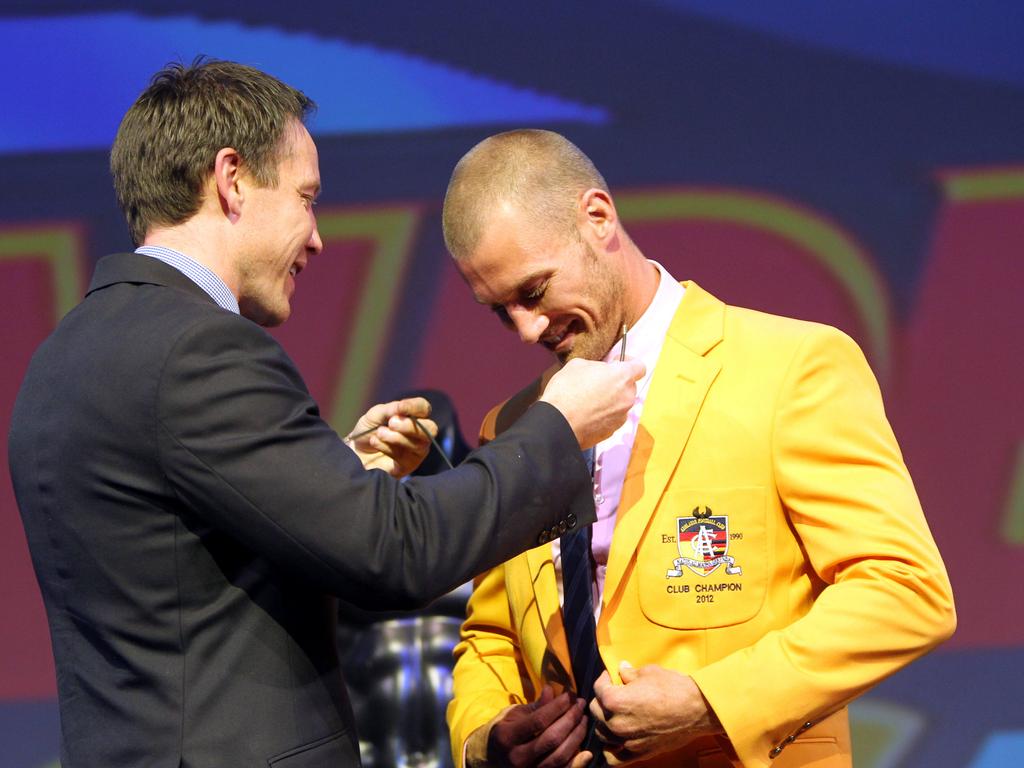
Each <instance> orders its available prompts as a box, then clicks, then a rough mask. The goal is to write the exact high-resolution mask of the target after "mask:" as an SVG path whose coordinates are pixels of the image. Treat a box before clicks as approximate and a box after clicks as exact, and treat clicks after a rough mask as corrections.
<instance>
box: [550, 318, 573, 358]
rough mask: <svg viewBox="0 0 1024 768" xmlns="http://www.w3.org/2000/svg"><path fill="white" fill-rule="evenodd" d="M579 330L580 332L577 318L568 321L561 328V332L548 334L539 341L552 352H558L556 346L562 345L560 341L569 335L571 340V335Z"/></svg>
mask: <svg viewBox="0 0 1024 768" xmlns="http://www.w3.org/2000/svg"><path fill="white" fill-rule="evenodd" d="M579 332H580V323H579V321H578V320H573V321H572V322H571V323H569V324H568V325H567V326H566V327H565V328H564V329H563V330H562V332H561V333H558V334H554V333H552V334H549V335H547V336H545V337H544V338H542V339H541V340H540V341H541V344H543V345H544V346H545V347H547V348H548V349H550V350H551V351H552V352H558V351H559V349H558V348H559V347H560V346H561V345H562V342H563V341H565V339H566V337H570V341H571V340H572V338H571V337H574V336H576V334H577V333H579Z"/></svg>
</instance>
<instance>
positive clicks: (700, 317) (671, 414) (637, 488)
mask: <svg viewBox="0 0 1024 768" xmlns="http://www.w3.org/2000/svg"><path fill="white" fill-rule="evenodd" d="M684 285H685V286H686V293H685V294H684V296H683V300H682V302H681V303H680V305H679V309H678V310H677V311H676V315H675V317H674V318H673V320H672V325H671V326H670V327H669V332H668V335H667V336H666V337H665V343H664V346H663V347H662V350H661V355H660V356H659V358H658V363H657V366H656V368H655V371H654V377H653V378H652V380H651V385H650V389H649V390H648V393H647V400H646V402H645V404H644V410H643V414H642V416H641V418H640V424H639V427H638V429H637V434H636V440H635V441H634V443H633V451H632V453H631V454H630V459H629V466H628V468H627V469H626V480H625V482H624V484H623V487H622V497H621V500H620V502H619V510H618V513H617V515H616V521H615V535H614V538H613V539H612V547H611V552H610V553H609V556H608V571H607V573H606V576H605V588H604V595H603V597H602V611H601V621H600V623H599V626H598V633H597V634H598V639H599V641H600V642H601V643H602V646H604V645H606V643H607V639H608V638H607V632H606V627H605V624H606V619H607V617H608V616H609V615H610V614H611V613H613V612H614V605H615V603H616V602H617V601H618V599H621V596H620V595H619V594H618V593H619V592H620V591H621V588H622V586H623V585H624V583H625V581H626V578H625V577H626V574H627V570H628V569H629V567H630V566H631V565H632V563H633V562H635V560H636V549H637V545H638V544H639V543H640V540H641V538H642V537H643V535H644V533H645V531H646V530H647V527H648V525H649V524H650V521H651V518H652V516H653V514H654V510H655V508H656V507H657V505H658V502H659V501H660V500H661V497H662V496H663V495H664V493H665V489H666V487H667V486H668V483H669V480H670V479H671V477H672V474H673V472H674V471H675V468H676V465H677V464H678V463H679V459H680V456H681V455H682V453H683V448H684V447H685V446H686V442H687V440H688V439H689V436H690V431H691V430H692V429H693V424H694V421H696V419H697V414H698V413H699V412H700V409H701V405H702V404H703V403H704V399H705V397H706V396H707V393H708V390H709V389H710V387H711V384H712V383H713V382H714V380H715V377H716V376H717V375H718V371H719V370H720V368H721V364H720V363H718V362H717V361H714V360H710V359H708V358H707V357H706V354H707V353H708V351H710V350H711V349H712V348H713V347H714V346H715V345H717V344H718V343H719V342H720V341H721V339H722V325H723V321H724V313H725V305H724V304H722V302H720V301H719V300H718V299H716V298H714V297H713V296H711V295H710V294H708V293H707V292H705V291H704V290H703V289H701V288H700V287H699V286H698V285H697V284H696V283H693V282H687V283H684ZM610 607H611V609H612V610H609V608H610ZM606 660H607V659H606Z"/></svg>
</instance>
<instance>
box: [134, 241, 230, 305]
mask: <svg viewBox="0 0 1024 768" xmlns="http://www.w3.org/2000/svg"><path fill="white" fill-rule="evenodd" d="M135 252H136V253H140V254H142V255H143V256H150V257H152V258H154V259H157V260H158V261H162V262H163V263H164V264H167V265H168V266H170V267H174V268H175V269H176V270H178V271H179V272H181V273H182V274H183V275H185V277H187V278H188V279H189V280H191V281H192V282H193V283H195V284H196V285H198V286H199V287H200V288H202V289H203V290H204V291H205V292H206V294H207V295H208V296H209V297H210V298H211V299H213V300H214V301H215V302H216V303H217V306H219V307H221V308H222V309H226V310H227V311H228V312H234V313H235V314H236V315H237V314H240V312H239V309H238V299H236V298H235V294H233V293H232V292H231V289H230V288H228V286H227V284H226V283H225V282H224V281H223V280H221V279H220V277H218V275H217V273H215V272H213V271H212V270H210V269H208V268H207V267H204V266H203V265H202V264H200V263H199V262H198V261H196V260H195V259H192V258H190V257H188V256H186V255H185V254H184V253H181V252H180V251H176V250H174V249H173V248H167V247H165V246H162V245H143V246H140V247H138V248H136V249H135Z"/></svg>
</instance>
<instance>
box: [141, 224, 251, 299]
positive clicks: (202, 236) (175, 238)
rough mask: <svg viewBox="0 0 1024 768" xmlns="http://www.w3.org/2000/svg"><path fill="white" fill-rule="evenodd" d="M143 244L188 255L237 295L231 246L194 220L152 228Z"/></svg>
mask: <svg viewBox="0 0 1024 768" xmlns="http://www.w3.org/2000/svg"><path fill="white" fill-rule="evenodd" d="M141 244H142V245H156V246H162V247H164V248H170V249H172V250H175V251H177V252H178V253H181V254H184V255H185V256H188V257H189V258H190V259H192V260H193V261H195V262H197V263H198V264H202V265H203V266H204V267H206V268H207V269H208V270H210V271H211V272H213V273H214V274H215V275H217V277H219V278H220V279H221V280H223V281H224V284H225V285H226V286H227V287H228V289H229V290H230V291H231V292H232V293H233V294H234V295H235V297H236V298H237V296H238V276H237V274H236V272H235V270H234V269H233V268H232V264H231V262H230V261H229V259H228V256H227V254H229V253H230V249H229V248H227V247H224V246H223V244H222V243H220V241H219V238H217V237H216V236H215V235H212V234H211V235H209V236H208V235H207V233H205V232H203V231H202V228H200V227H197V226H195V225H194V224H193V220H189V221H187V222H185V223H184V224H179V225H177V226H173V227H156V228H153V229H150V230H149V232H147V233H146V238H145V240H143V242H142V243H141Z"/></svg>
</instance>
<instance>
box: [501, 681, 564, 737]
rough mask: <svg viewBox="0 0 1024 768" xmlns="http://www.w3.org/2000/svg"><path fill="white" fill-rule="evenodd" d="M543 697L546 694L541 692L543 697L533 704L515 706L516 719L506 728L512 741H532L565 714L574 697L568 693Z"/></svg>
mask: <svg viewBox="0 0 1024 768" xmlns="http://www.w3.org/2000/svg"><path fill="white" fill-rule="evenodd" d="M543 699H544V696H543V694H541V698H540V699H538V700H537V701H535V702H533V703H532V704H526V705H522V707H516V708H515V709H516V715H517V717H515V718H514V721H513V720H510V721H509V723H508V727H507V729H506V730H507V733H508V736H509V739H510V741H511V742H512V743H516V744H528V743H532V742H533V740H534V739H535V738H536V737H537V736H539V735H540V734H542V733H543V732H544V730H545V729H546V728H547V727H548V726H549V725H551V724H552V723H553V722H555V721H556V720H558V718H559V717H561V716H562V715H563V714H565V713H566V712H567V711H568V710H569V709H570V708H571V707H572V704H573V701H572V698H571V697H570V696H569V694H568V693H563V694H560V695H558V696H553V697H551V698H550V699H549V700H548V701H546V702H545V701H543ZM531 750H532V747H531Z"/></svg>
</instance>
